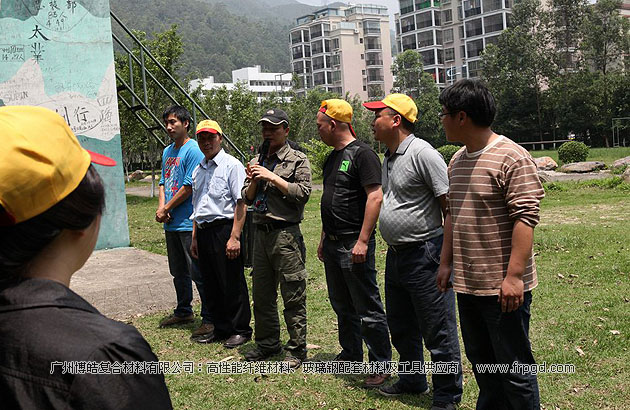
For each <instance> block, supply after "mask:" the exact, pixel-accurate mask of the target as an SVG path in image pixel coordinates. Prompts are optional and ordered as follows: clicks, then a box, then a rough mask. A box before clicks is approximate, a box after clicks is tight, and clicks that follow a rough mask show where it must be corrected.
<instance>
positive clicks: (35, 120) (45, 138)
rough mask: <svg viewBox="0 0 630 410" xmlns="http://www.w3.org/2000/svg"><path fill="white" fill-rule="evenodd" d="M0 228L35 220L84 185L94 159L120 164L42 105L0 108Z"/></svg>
mask: <svg viewBox="0 0 630 410" xmlns="http://www.w3.org/2000/svg"><path fill="white" fill-rule="evenodd" d="M0 140H1V141H2V149H0V206H1V207H2V208H0V226H10V225H15V224H18V223H20V222H23V221H26V220H28V219H31V218H33V217H35V216H37V215H39V214H41V213H43V212H45V211H46V210H48V209H50V208H51V207H52V206H53V205H55V204H57V203H58V202H59V201H61V200H62V199H64V198H65V197H66V196H67V195H68V194H70V193H71V192H72V191H74V190H75V189H76V187H78V186H79V183H80V182H81V180H83V178H84V177H85V174H86V172H87V170H88V167H89V166H90V162H93V163H95V164H100V165H105V166H113V165H116V162H115V161H114V160H113V159H111V158H109V157H106V156H104V155H100V154H96V153H94V152H91V151H88V150H86V149H84V148H82V147H81V145H80V144H79V141H78V140H77V137H76V136H75V135H74V134H73V133H72V130H71V129H70V127H69V126H68V124H66V121H65V120H64V119H63V118H62V117H61V116H60V115H59V114H57V113H55V112H53V111H50V110H49V109H47V108H42V107H30V106H3V107H0Z"/></svg>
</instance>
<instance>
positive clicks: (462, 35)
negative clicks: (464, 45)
mask: <svg viewBox="0 0 630 410" xmlns="http://www.w3.org/2000/svg"><path fill="white" fill-rule="evenodd" d="M463 38H464V26H459V39H460V40H462V39H463Z"/></svg>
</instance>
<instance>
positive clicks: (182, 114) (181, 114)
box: [162, 105, 192, 131]
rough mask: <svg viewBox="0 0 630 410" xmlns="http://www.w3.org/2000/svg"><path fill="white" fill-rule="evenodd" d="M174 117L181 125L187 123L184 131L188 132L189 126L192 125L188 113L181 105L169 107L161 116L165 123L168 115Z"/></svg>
mask: <svg viewBox="0 0 630 410" xmlns="http://www.w3.org/2000/svg"><path fill="white" fill-rule="evenodd" d="M171 114H172V115H174V116H175V117H176V118H177V119H178V120H180V121H181V123H182V124H183V123H184V122H185V121H188V126H186V130H188V131H190V124H191V123H192V118H191V116H190V113H189V112H188V110H187V109H186V107H182V106H181V105H171V106H170V107H168V108H167V109H165V110H164V113H163V114H162V119H163V120H164V122H166V120H167V118H168V116H169V115H171Z"/></svg>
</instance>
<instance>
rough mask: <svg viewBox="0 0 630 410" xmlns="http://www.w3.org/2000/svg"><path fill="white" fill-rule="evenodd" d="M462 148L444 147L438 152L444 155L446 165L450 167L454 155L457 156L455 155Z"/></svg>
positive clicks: (454, 146) (455, 146)
mask: <svg viewBox="0 0 630 410" xmlns="http://www.w3.org/2000/svg"><path fill="white" fill-rule="evenodd" d="M460 148H461V147H458V146H457V145H442V146H441V147H440V148H438V149H437V150H438V152H439V153H440V154H442V156H443V157H444V161H445V162H446V165H448V164H449V163H450V162H451V158H453V155H455V153H456V152H457V151H459V149H460Z"/></svg>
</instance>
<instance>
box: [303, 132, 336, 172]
mask: <svg viewBox="0 0 630 410" xmlns="http://www.w3.org/2000/svg"><path fill="white" fill-rule="evenodd" d="M302 146H303V147H304V149H305V150H306V155H307V156H308V160H309V161H310V162H311V172H312V173H313V177H320V176H322V173H323V172H324V170H323V169H322V167H323V166H324V161H326V157H328V154H330V151H332V150H333V149H332V147H329V146H328V145H326V144H324V143H323V142H322V140H320V139H319V138H312V139H311V140H309V141H306V142H305V143H303V144H302Z"/></svg>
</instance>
